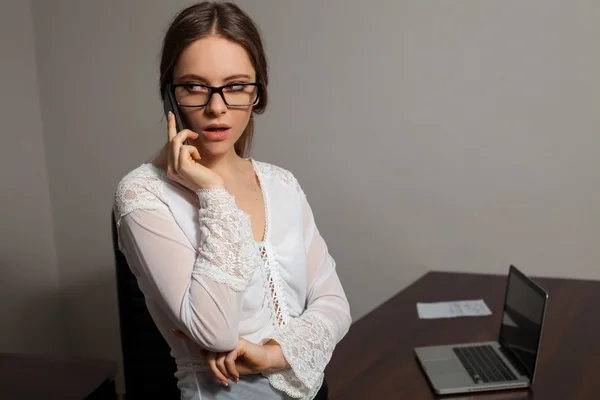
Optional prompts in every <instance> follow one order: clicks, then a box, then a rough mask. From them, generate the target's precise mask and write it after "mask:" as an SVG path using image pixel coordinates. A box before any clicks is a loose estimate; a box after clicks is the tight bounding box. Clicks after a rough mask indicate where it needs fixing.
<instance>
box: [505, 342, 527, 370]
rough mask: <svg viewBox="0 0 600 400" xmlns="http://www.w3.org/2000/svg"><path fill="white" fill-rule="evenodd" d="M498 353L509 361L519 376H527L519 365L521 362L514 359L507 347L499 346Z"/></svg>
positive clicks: (521, 365)
mask: <svg viewBox="0 0 600 400" xmlns="http://www.w3.org/2000/svg"><path fill="white" fill-rule="evenodd" d="M500 351H501V352H502V354H503V355H504V357H506V358H507V359H508V361H510V363H511V364H512V366H513V367H514V368H515V369H516V370H517V372H518V373H519V374H521V375H525V376H529V374H528V373H527V370H526V369H525V367H524V366H523V364H522V363H521V360H519V359H518V358H517V357H515V355H514V354H513V353H512V351H510V350H509V349H508V348H507V347H505V346H503V345H502V344H500Z"/></svg>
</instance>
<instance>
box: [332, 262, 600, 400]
mask: <svg viewBox="0 0 600 400" xmlns="http://www.w3.org/2000/svg"><path fill="white" fill-rule="evenodd" d="M534 280H535V281H536V282H538V283H539V284H540V285H541V286H542V287H543V288H544V289H546V290H547V291H548V307H547V314H546V324H545V329H544V333H543V337H542V346H541V350H540V356H539V363H538V370H537V373H536V379H535V382H534V385H533V389H532V390H515V391H510V392H496V393H491V394H477V395H467V396H464V395H463V396H454V397H451V396H443V397H437V396H436V395H435V394H434V392H433V391H432V390H431V387H430V386H429V383H428V382H427V378H426V377H425V375H424V374H423V373H422V372H421V369H420V366H419V364H418V362H417V360H416V358H415V356H414V352H413V349H414V347H415V346H421V345H435V344H450V343H460V342H470V341H484V340H496V339H497V337H498V331H499V328H500V315H501V312H502V303H503V300H504V290H505V285H506V276H496V275H479V274H464V273H449V272H430V273H427V274H426V275H424V276H423V277H421V278H420V279H419V280H417V281H416V282H415V283H413V284H412V285H410V286H409V287H407V288H406V289H405V290H403V291H401V292H400V293H398V294H397V295H396V296H394V297H393V298H392V299H390V300H389V301H387V302H386V303H384V304H383V305H381V306H379V307H378V308H376V309H375V310H373V311H372V312H371V313H369V314H367V315H366V316H365V317H363V318H361V319H360V320H359V321H357V322H356V323H355V324H354V325H352V327H351V328H350V331H349V332H348V334H347V335H346V337H345V338H344V339H343V340H342V341H341V342H340V343H339V345H338V346H337V348H336V350H335V352H334V354H333V357H332V359H331V362H330V363H329V365H328V367H327V369H326V377H327V381H328V383H329V393H330V397H331V400H353V399H359V400H363V399H367V400H378V399H408V400H421V399H423V400H425V399H452V398H454V399H456V398H462V399H477V400H479V399H481V400H484V399H485V400H492V399H494V400H496V399H535V400H545V399H550V400H554V399H556V400H578V399H581V400H592V399H598V398H600V311H599V310H598V307H599V305H600V282H599V281H583V280H569V279H548V278H543V279H542V278H540V279H538V278H534ZM479 298H482V299H484V300H485V302H486V303H487V305H488V306H489V307H490V309H491V310H492V315H491V316H486V317H466V318H452V319H436V320H421V319H419V318H418V316H417V310H416V303H417V302H433V301H451V300H463V299H479Z"/></svg>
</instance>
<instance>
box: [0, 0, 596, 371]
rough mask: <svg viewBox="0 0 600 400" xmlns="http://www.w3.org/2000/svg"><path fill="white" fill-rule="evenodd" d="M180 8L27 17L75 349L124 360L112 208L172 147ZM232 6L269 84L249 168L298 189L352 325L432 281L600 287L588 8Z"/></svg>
mask: <svg viewBox="0 0 600 400" xmlns="http://www.w3.org/2000/svg"><path fill="white" fill-rule="evenodd" d="M13 3H15V4H16V2H14V1H13ZM188 3H189V2H186V1H170V2H164V1H146V0H144V1H142V0H135V1H127V2H123V1H116V0H112V1H104V2H96V1H86V2H82V1H76V0H63V1H54V2H46V1H40V0H37V1H35V0H34V2H33V22H34V28H35V43H36V47H37V58H38V73H39V84H40V95H41V114H42V118H43V127H44V130H43V132H44V138H43V139H44V140H43V141H42V138H41V125H40V124H39V120H38V121H37V122H36V121H35V118H34V119H33V120H34V121H31V118H29V120H28V123H32V124H35V126H34V127H33V128H32V129H33V130H34V131H35V134H36V135H39V136H40V137H39V139H38V136H36V139H35V140H34V144H35V145H36V146H41V143H42V142H44V143H45V157H46V159H47V172H48V175H49V185H50V194H51V199H52V213H51V215H52V217H53V220H54V232H55V235H54V241H55V243H56V254H57V260H58V263H57V265H58V269H59V274H60V282H61V286H62V290H63V293H64V294H65V296H64V297H65V304H64V310H65V316H66V321H65V327H66V329H67V331H68V332H69V334H70V336H69V343H70V344H71V351H72V352H74V353H77V354H82V355H94V356H106V357H110V358H115V359H118V358H119V348H118V346H119V340H118V325H117V313H116V302H115V288H114V272H113V257H112V251H111V242H110V240H111V239H110V225H109V212H110V205H111V201H112V196H113V193H114V189H115V186H116V184H117V182H118V180H119V179H120V177H121V176H123V175H124V174H125V173H126V172H127V171H129V170H130V169H132V168H134V167H135V166H137V165H138V164H139V163H141V162H142V161H144V160H145V159H146V158H148V157H149V156H151V154H152V153H153V152H154V151H155V150H156V149H158V148H159V147H160V146H161V144H162V143H163V142H164V140H165V136H166V134H165V125H164V121H163V119H162V114H161V112H162V111H161V106H160V103H159V98H158V93H157V90H156V87H157V83H156V81H157V76H158V55H159V50H160V39H161V37H162V34H163V33H164V29H165V27H166V25H167V23H168V21H169V20H170V18H171V17H172V16H173V15H174V13H175V12H176V11H177V10H179V9H180V8H181V7H183V6H184V5H187V4H188ZM238 3H239V4H241V5H242V6H243V7H244V8H245V9H246V10H247V11H248V12H249V13H250V14H251V16H252V17H254V18H255V19H256V21H257V22H258V23H259V25H260V27H261V30H262V31H263V34H264V38H265V42H266V46H267V51H268V57H269V59H270V63H271V64H270V66H271V73H272V75H271V76H272V85H271V87H270V94H271V100H272V102H271V104H270V106H269V110H268V111H267V113H266V114H265V115H264V116H261V117H259V118H258V121H257V130H256V137H257V141H256V147H255V152H254V154H253V155H254V157H255V158H257V159H260V160H264V161H268V162H273V163H276V164H279V165H281V166H283V167H286V168H289V169H291V170H292V171H294V173H295V174H296V175H297V177H298V178H299V179H300V181H301V183H302V184H303V186H304V189H305V191H306V192H307V194H308V197H309V200H310V201H311V204H312V205H313V208H314V211H315V214H316V217H317V221H318V224H319V226H320V228H321V230H322V232H323V234H324V236H325V238H326V239H327V241H328V244H329V246H330V250H331V252H332V253H333V255H334V256H335V258H336V259H337V261H338V270H339V273H340V276H341V278H342V281H343V284H344V286H345V288H346V291H347V294H348V296H349V298H350V302H351V306H352V311H353V316H354V318H355V319H358V318H360V317H361V316H363V315H364V314H365V313H366V312H368V311H369V310H371V309H372V308H373V307H375V306H377V305H378V304H380V303H381V302H382V301H384V300H385V299H387V298H389V297H390V296H392V295H393V294H394V293H396V292H397V291H399V290H400V289H402V288H403V287H405V286H406V285H407V284H409V283H411V282H412V281H413V280H414V279H416V278H417V277H419V276H420V275H421V274H423V273H425V272H426V271H428V270H452V271H469V272H483V273H505V272H506V271H507V268H508V265H509V263H515V264H516V265H517V266H519V267H520V268H521V269H523V270H524V271H526V272H527V273H530V274H532V275H547V276H568V277H576V278H587V279H600V272H599V271H600V270H599V269H598V268H597V262H598V260H599V259H600V247H599V246H598V245H597V243H596V242H597V241H598V239H599V238H600V206H599V204H600V176H599V175H600V157H598V156H597V149H598V148H599V147H600V135H598V132H599V131H600V114H599V113H598V106H599V105H600V82H599V79H600V78H599V75H598V73H597V71H600V48H599V47H598V46H597V39H598V37H600V24H598V23H597V21H598V20H599V18H600V3H599V2H597V1H595V0H588V1H583V0H579V1H569V2H566V1H559V0H532V1H528V2H523V1H520V0H510V1H508V0H502V1H501V0H496V1H486V2H467V1H462V2H459V1H455V2H442V1H437V2H424V1H419V0H410V1H408V0H407V1H383V0H380V1H378V2H371V3H367V2H363V1H347V0H344V1H341V0H336V1H333V0H331V1H327V2H322V1H319V2H317V1H303V2H278V1H266V0H261V1H256V0H254V1H249V0H244V1H238ZM15 13H16V12H15ZM23 18H26V16H23ZM8 19H10V20H12V17H10V18H8ZM9 22H11V23H12V24H15V25H17V23H16V22H15V21H9ZM21 40H22V39H21ZM8 45H10V46H14V44H11V43H9V44H8ZM26 45H27V46H29V47H25V48H21V49H20V51H22V52H23V53H24V56H25V55H26V56H27V57H29V59H30V60H32V59H33V52H32V43H28V44H26ZM19 65H20V64H19ZM3 68H5V67H4V63H3ZM15 68H16V67H15ZM19 73H22V71H19ZM31 74H33V75H34V72H33V69H32V72H31ZM4 79H6V78H4ZM3 101H7V100H6V99H5V98H3ZM4 112H6V111H4ZM28 115H29V114H28ZM36 115H37V114H36ZM37 118H38V119H39V117H37ZM14 131H15V129H14V128H13V129H9V132H10V134H11V135H12V136H15V133H14ZM19 140H23V141H29V140H31V137H24V138H21V139H19ZM5 143H6V141H5ZM21 147H22V146H21ZM4 152H7V150H4ZM8 152H9V154H8V155H7V156H8V158H5V159H4V160H3V162H7V161H6V160H10V157H18V155H17V154H15V152H14V151H12V150H11V151H8ZM39 153H40V154H39V157H41V158H43V153H42V152H41V150H40V152H39ZM33 158H35V159H36V162H37V158H38V157H35V156H34V157H33ZM29 168H30V170H27V171H25V172H23V174H24V175H23V178H21V179H23V180H24V181H27V179H29V177H30V176H31V175H33V176H39V175H40V173H41V174H42V175H43V173H44V172H43V165H42V164H40V165H36V166H34V167H29ZM10 179H14V177H12V175H11V177H8V178H7V179H5V180H8V181H10ZM5 180H3V182H4V181H5ZM40 182H42V183H41V186H40V185H34V186H33V187H34V188H35V190H38V191H39V192H40V193H39V195H41V197H40V196H38V193H32V194H33V195H34V196H33V197H35V203H32V205H31V206H30V207H34V205H35V206H37V205H38V204H39V199H40V198H42V199H45V202H43V204H44V205H45V207H46V209H47V208H48V197H47V196H48V194H47V191H46V186H44V184H45V182H46V181H45V178H43V179H42V180H41V181H40ZM31 190H34V189H31ZM44 196H45V197H44ZM3 201H4V200H3ZM19 206H20V207H25V205H23V204H20V205H19ZM26 211H27V210H26ZM35 211H36V212H38V213H39V212H40V211H39V210H38V209H37V208H36V209H35ZM3 212H7V211H3ZM11 215H13V214H11ZM24 215H31V214H24ZM11 218H15V217H11ZM38 218H39V217H38ZM44 220H45V221H49V220H50V214H49V213H48V212H46V214H45V219H44ZM49 223H50V222H48V223H47V225H46V227H48V224H49ZM17 226H18V225H17ZM26 228H27V230H26V231H25V233H24V235H32V234H38V235H40V233H39V229H37V228H38V222H37V221H36V220H35V219H34V217H32V218H31V219H30V220H28V221H27V224H26V225H23V227H22V229H26ZM2 229H5V228H2ZM13 229H14V228H12V229H11V230H8V231H2V232H3V235H4V236H5V237H8V238H11V234H12V233H11V232H12V230H13ZM43 237H44V238H45V240H46V241H47V242H46V243H49V242H50V241H51V236H50V234H48V235H43ZM8 240H12V239H8ZM6 243H7V239H5V238H3V240H2V245H3V246H5V245H6ZM48 253H51V254H53V253H52V248H51V246H49V247H48ZM40 254H42V253H40ZM29 256H31V255H28V257H29ZM39 257H40V258H43V259H44V260H46V263H45V264H44V268H45V271H50V272H47V273H49V274H54V271H55V270H54V268H55V264H53V262H48V261H47V259H52V258H51V257H46V256H45V255H43V256H39ZM25 261H27V262H25ZM20 262H21V263H22V264H27V267H28V268H31V269H30V271H35V268H40V269H41V268H42V267H41V266H40V265H38V264H37V263H36V262H34V261H31V262H30V261H28V260H25V259H23V260H22V261H20ZM17 265H18V263H14V266H13V269H18V267H17ZM30 265H36V266H35V267H33V266H31V267H29V266H30ZM28 273H29V272H28ZM51 276H54V275H51ZM3 295H4V296H6V294H3Z"/></svg>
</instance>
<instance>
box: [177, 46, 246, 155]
mask: <svg viewBox="0 0 600 400" xmlns="http://www.w3.org/2000/svg"><path fill="white" fill-rule="evenodd" d="M173 82H174V83H175V84H179V83H187V84H202V85H208V86H222V85H227V84H231V83H253V82H256V72H255V70H254V67H253V66H252V63H251V61H250V57H249V56H248V53H247V52H246V50H245V49H244V48H243V47H242V46H240V45H239V44H237V43H235V42H232V41H230V40H228V39H225V38H222V37H219V36H207V37H205V38H202V39H199V40H197V41H196V42H194V43H192V44H191V45H190V46H188V47H187V48H186V49H185V50H184V51H183V52H182V53H181V55H180V57H179V60H178V61H177V64H176V66H175V69H174V71H173ZM202 89H203V88H201V87H193V90H192V91H196V90H202ZM179 109H180V112H181V117H182V118H183V120H184V123H185V125H186V127H187V128H188V129H190V130H192V131H194V132H196V133H198V134H199V137H198V139H196V140H193V141H192V140H190V141H191V142H192V143H191V144H194V145H195V146H196V147H197V148H198V150H199V151H200V153H201V154H210V155H212V156H221V155H226V154H228V153H231V152H234V147H233V146H234V144H235V142H236V141H237V140H238V139H239V138H240V136H241V135H242V133H243V132H244V129H245V128H246V125H248V121H249V120H250V116H251V114H252V106H242V107H240V106H234V107H232V106H227V105H226V104H225V102H224V101H223V98H222V97H221V96H220V95H219V94H218V93H215V94H214V95H213V96H212V97H211V99H210V102H209V103H208V104H207V105H206V106H204V107H194V108H190V107H180V108H179Z"/></svg>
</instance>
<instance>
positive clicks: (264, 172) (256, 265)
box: [114, 160, 351, 399]
mask: <svg viewBox="0 0 600 400" xmlns="http://www.w3.org/2000/svg"><path fill="white" fill-rule="evenodd" d="M251 161H252V165H253V167H254V170H255V172H256V175H257V177H258V180H259V183H260V187H261V190H262V194H263V198H264V202H265V216H266V226H265V233H264V240H263V241H262V242H260V243H258V242H256V241H255V240H254V237H253V233H252V227H251V224H250V217H249V215H247V214H246V213H244V212H243V211H242V210H240V209H239V208H238V207H237V205H236V202H235V199H234V197H233V196H232V195H230V194H229V193H228V192H227V191H226V190H225V189H209V190H199V191H197V192H196V193H193V192H192V191H190V190H187V189H184V188H182V187H181V186H179V185H178V184H176V183H174V182H173V181H171V180H170V179H169V178H168V177H167V176H166V174H164V172H163V171H162V170H160V169H159V168H157V167H155V166H154V165H153V164H150V163H147V164H142V165H141V166H140V167H138V168H136V169H134V170H133V171H131V172H130V173H129V174H127V175H126V176H125V177H124V178H123V179H122V180H121V182H120V183H119V185H118V188H117V191H116V195H115V202H114V214H115V218H116V221H117V226H118V234H119V248H120V249H121V251H122V252H123V253H124V255H125V257H126V259H127V261H128V264H129V266H130V268H131V269H132V271H133V273H134V274H135V275H136V277H137V280H138V284H139V286H140V289H141V290H142V292H143V293H144V296H145V299H146V305H147V307H148V310H149V311H150V313H151V315H152V317H153V319H154V321H155V323H156V325H157V326H158V328H159V330H160V331H161V333H162V335H163V336H164V338H165V339H166V341H167V342H168V344H169V345H170V347H171V355H172V356H173V357H174V358H175V361H176V363H177V366H178V371H177V374H176V376H177V378H178V386H179V388H180V390H181V392H182V398H189V399H213V398H214V399H225V398H232V399H234V398H238V397H236V396H238V395H236V393H235V388H234V386H235V385H236V384H235V383H233V384H230V385H229V387H228V388H226V387H224V386H222V387H221V386H220V388H221V391H222V392H223V393H222V395H221V396H219V395H218V394H219V389H215V387H214V381H211V380H210V379H208V377H209V373H208V372H207V367H206V366H205V365H204V363H203V359H202V357H200V355H199V350H200V348H204V349H208V350H210V351H216V352H224V351H230V350H233V349H234V348H235V347H236V346H237V343H238V339H239V337H243V338H244V339H246V340H248V341H250V342H253V343H257V344H262V343H264V342H266V341H268V340H269V339H274V340H276V341H277V342H278V343H279V344H280V345H281V348H282V351H283V354H284V356H285V358H286V360H287V361H288V363H289V364H290V366H291V368H290V369H287V370H283V371H278V372H275V373H269V374H264V375H263V376H260V375H259V376H258V378H259V379H257V376H254V377H252V379H251V380H248V381H247V382H246V383H248V382H251V385H254V386H257V385H265V386H266V388H263V389H268V390H269V391H270V392H271V393H273V394H279V395H277V396H272V398H274V399H275V398H277V399H279V398H286V396H289V397H292V398H302V399H312V398H313V397H314V396H315V394H316V393H317V392H318V390H319V388H320V386H321V384H322V380H323V371H324V369H325V367H326V365H327V363H328V362H329V360H330V358H331V355H332V353H333V350H334V348H335V346H336V345H337V343H338V342H339V341H340V340H341V339H342V338H343V337H344V336H345V334H346V333H347V331H348V329H349V327H350V324H351V317H350V310H349V305H348V301H347V299H346V296H345V293H344V290H343V288H342V285H341V283H340V281H339V278H338V275H337V273H336V264H335V261H334V259H333V258H332V257H331V255H330V254H329V252H328V249H327V245H326V244H325V241H324V240H323V238H322V237H321V235H320V233H319V231H318V229H317V226H316V224H315V221H314V218H313V213H312V211H311V208H310V206H309V204H308V202H307V199H306V196H305V194H304V192H303V190H302V188H301V187H300V185H299V184H298V181H297V180H296V179H295V177H294V176H293V175H292V173H291V172H289V171H287V170H284V169H282V168H280V167H276V166H274V165H272V164H267V163H262V162H258V161H255V160H251ZM173 329H179V330H181V331H183V332H184V333H185V334H186V335H187V336H188V337H189V338H191V339H192V341H188V340H184V339H181V338H178V337H177V336H175V335H174V333H173ZM211 385H212V386H211ZM226 393H231V394H232V395H231V396H229V397H228V396H226V395H225V394H226ZM265 396H266V395H265ZM280 396H281V397H280ZM265 398H268V397H265Z"/></svg>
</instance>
